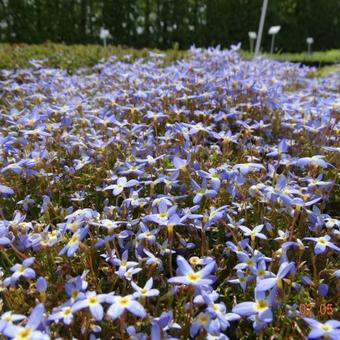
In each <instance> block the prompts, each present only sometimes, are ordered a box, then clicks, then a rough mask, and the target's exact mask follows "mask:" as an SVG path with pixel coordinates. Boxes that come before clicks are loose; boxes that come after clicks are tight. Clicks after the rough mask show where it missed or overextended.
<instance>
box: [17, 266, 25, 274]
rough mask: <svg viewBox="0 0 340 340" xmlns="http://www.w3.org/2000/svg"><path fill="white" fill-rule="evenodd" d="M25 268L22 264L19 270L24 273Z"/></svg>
mask: <svg viewBox="0 0 340 340" xmlns="http://www.w3.org/2000/svg"><path fill="white" fill-rule="evenodd" d="M25 269H26V268H25V267H24V266H22V265H20V267H19V268H18V272H19V273H23V272H24V271H25Z"/></svg>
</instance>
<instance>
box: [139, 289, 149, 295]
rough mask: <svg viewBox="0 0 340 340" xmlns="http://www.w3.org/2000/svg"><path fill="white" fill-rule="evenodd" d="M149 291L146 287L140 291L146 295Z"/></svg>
mask: <svg viewBox="0 0 340 340" xmlns="http://www.w3.org/2000/svg"><path fill="white" fill-rule="evenodd" d="M147 292H148V290H147V289H146V288H142V289H141V290H140V293H141V294H142V295H145V294H146V293H147Z"/></svg>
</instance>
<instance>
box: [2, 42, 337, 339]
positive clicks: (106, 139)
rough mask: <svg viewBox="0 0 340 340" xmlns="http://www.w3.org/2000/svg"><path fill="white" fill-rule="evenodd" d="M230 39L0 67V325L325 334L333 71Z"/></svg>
mask: <svg viewBox="0 0 340 340" xmlns="http://www.w3.org/2000/svg"><path fill="white" fill-rule="evenodd" d="M237 48H238V46H232V47H231V49H229V50H220V49H218V48H216V49H197V48H192V49H191V50H190V53H189V56H188V57H187V58H185V59H182V60H178V61H177V62H175V63H172V64H171V65H166V64H164V61H163V59H164V55H162V54H156V53H152V52H150V56H149V57H148V58H146V59H138V60H135V61H132V60H130V58H129V56H126V58H125V60H123V61H119V60H118V59H117V58H115V57H112V58H110V59H109V60H107V61H100V62H99V63H98V64H97V65H96V66H95V67H93V68H83V69H79V70H78V71H77V72H76V73H74V74H68V73H67V71H65V70H62V69H51V68H47V67H44V61H42V60H32V62H31V67H29V68H27V69H18V70H2V71H1V74H0V251H1V254H0V267H1V268H0V269H1V270H0V292H1V294H0V297H1V300H0V333H1V335H2V336H3V337H5V338H9V339H12V338H13V339H20V340H28V339H37V340H41V339H56V338H65V339H72V338H77V339H113V338H115V339H140V340H142V339H151V340H158V339H219V340H223V339H228V338H230V339H249V338H251V339H254V338H261V339H288V338H290V337H291V338H294V337H295V338H296V339H303V338H307V337H308V338H310V339H319V338H322V337H328V338H330V339H339V338H340V321H337V320H336V319H337V313H339V309H338V305H337V302H338V297H339V293H340V285H339V278H340V270H339V269H338V263H339V262H338V260H339V258H338V254H339V251H340V248H339V243H338V241H339V228H340V219H339V218H340V217H339V216H340V215H339V214H340V213H339V208H340V189H339V179H340V176H339V173H340V172H339V168H340V110H339V107H340V105H339V104H340V102H339V92H338V91H339V78H338V75H336V74H330V75H328V76H325V77H322V78H311V77H309V73H310V72H311V71H312V69H311V68H308V67H302V66H300V65H297V64H291V63H282V62H276V61H272V60H267V59H263V58H255V59H253V60H251V61H244V60H242V59H241V58H240V56H239V55H238V52H237ZM338 315H339V314H338Z"/></svg>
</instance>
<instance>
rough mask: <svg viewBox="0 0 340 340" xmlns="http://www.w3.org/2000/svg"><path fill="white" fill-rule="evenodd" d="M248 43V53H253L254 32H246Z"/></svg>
mask: <svg viewBox="0 0 340 340" xmlns="http://www.w3.org/2000/svg"><path fill="white" fill-rule="evenodd" d="M248 36H249V42H250V53H254V42H255V40H256V37H257V35H256V32H248Z"/></svg>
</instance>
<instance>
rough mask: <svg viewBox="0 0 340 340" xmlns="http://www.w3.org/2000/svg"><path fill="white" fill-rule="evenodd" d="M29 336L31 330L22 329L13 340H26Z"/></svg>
mask: <svg viewBox="0 0 340 340" xmlns="http://www.w3.org/2000/svg"><path fill="white" fill-rule="evenodd" d="M31 334H32V329H31V328H25V329H23V330H21V331H19V332H18V334H17V336H16V337H15V339H17V340H26V339H29V337H30V336H31Z"/></svg>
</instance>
